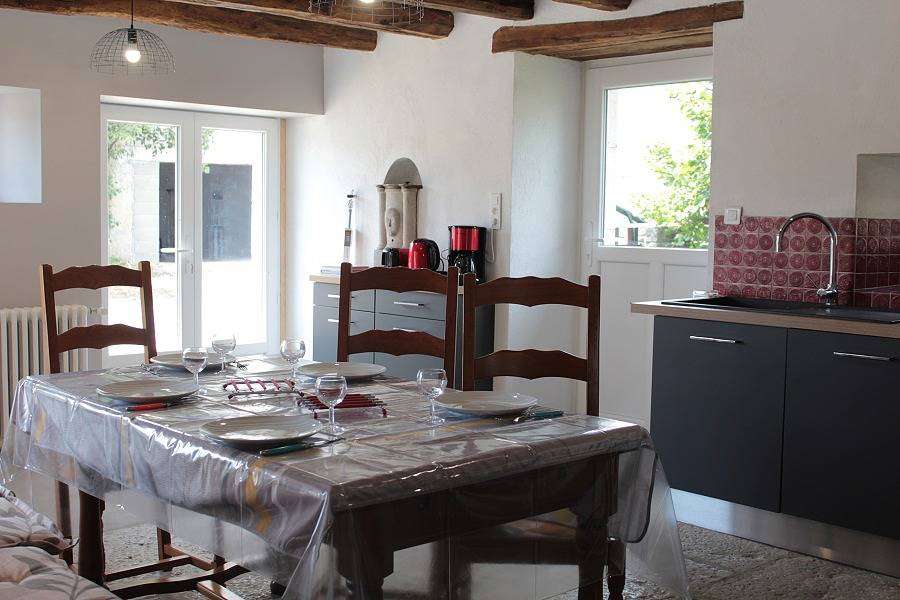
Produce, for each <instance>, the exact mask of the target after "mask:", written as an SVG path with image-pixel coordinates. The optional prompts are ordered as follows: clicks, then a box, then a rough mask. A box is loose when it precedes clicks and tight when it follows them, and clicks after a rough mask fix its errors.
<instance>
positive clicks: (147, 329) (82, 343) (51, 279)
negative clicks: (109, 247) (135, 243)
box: [40, 261, 156, 373]
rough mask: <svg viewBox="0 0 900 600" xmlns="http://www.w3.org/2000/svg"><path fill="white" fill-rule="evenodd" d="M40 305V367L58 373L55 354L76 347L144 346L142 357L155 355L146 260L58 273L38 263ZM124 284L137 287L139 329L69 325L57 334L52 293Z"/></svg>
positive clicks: (58, 361) (70, 269)
mask: <svg viewBox="0 0 900 600" xmlns="http://www.w3.org/2000/svg"><path fill="white" fill-rule="evenodd" d="M40 280H41V307H42V309H43V316H44V367H45V369H46V370H47V372H49V373H59V372H60V360H59V355H60V354H61V353H62V352H68V351H69V350H77V349H80V348H95V349H98V350H99V349H102V348H107V347H109V346H115V345H119V344H134V345H139V346H143V347H144V360H145V361H149V360H150V359H151V358H152V357H154V356H156V331H155V324H154V319H153V287H152V284H151V272H150V263H149V262H148V261H141V262H140V264H139V265H138V268H137V269H129V268H127V267H123V266H121V265H108V266H100V265H91V266H87V267H69V268H67V269H63V270H62V271H59V272H58V273H54V272H53V267H51V266H50V265H41V268H40ZM113 286H124V287H137V288H140V289H141V320H142V323H143V327H142V328H138V327H131V326H130V325H123V324H121V323H116V324H113V325H99V324H98V325H90V326H88V327H73V328H71V329H69V330H68V331H65V332H63V333H59V332H58V330H57V327H56V296H55V294H56V292H60V291H63V290H71V289H89V290H97V289H100V288H105V287H113Z"/></svg>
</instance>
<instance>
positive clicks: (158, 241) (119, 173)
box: [106, 121, 181, 356]
mask: <svg viewBox="0 0 900 600" xmlns="http://www.w3.org/2000/svg"><path fill="white" fill-rule="evenodd" d="M106 131H107V181H106V186H107V198H108V200H107V219H108V222H109V223H108V224H109V227H108V231H109V238H108V240H107V244H108V245H107V256H108V262H109V264H111V265H125V266H126V267H129V268H132V269H134V268H137V265H138V262H140V261H142V260H148V261H150V265H151V267H152V270H153V315H154V320H155V324H156V347H157V350H159V351H160V352H164V351H167V350H177V349H179V348H181V332H180V324H179V319H178V286H177V271H176V269H177V267H176V263H175V253H174V246H175V210H176V202H177V197H176V194H177V190H176V186H175V181H176V180H175V165H176V164H177V163H178V161H177V156H178V150H177V139H178V128H177V127H174V126H170V125H155V124H150V123H125V122H119V121H109V122H108V124H107V130H106ZM107 306H108V309H109V313H108V315H107V322H108V323H125V324H127V325H133V326H135V327H142V324H141V296H140V290H139V289H138V288H133V287H112V288H109V291H108V304H107ZM142 352H143V348H141V347H139V346H111V347H110V348H109V354H110V355H111V356H115V355H122V354H136V353H142Z"/></svg>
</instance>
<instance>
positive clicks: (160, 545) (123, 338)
mask: <svg viewBox="0 0 900 600" xmlns="http://www.w3.org/2000/svg"><path fill="white" fill-rule="evenodd" d="M40 276H41V306H42V308H43V316H44V324H45V327H44V367H45V370H46V371H47V372H49V373H59V372H60V361H59V355H60V354H61V353H62V352H68V351H70V350H77V349H81V348H94V349H97V350H100V349H103V348H107V347H109V346H116V345H120V344H129V345H137V346H143V347H144V361H145V362H148V361H149V360H150V359H151V358H153V357H154V356H156V329H155V325H154V321H153V286H152V284H151V274H150V263H149V262H148V261H141V262H140V263H139V264H138V268H137V269H129V268H127V267H123V266H120V265H108V266H99V265H91V266H86V267H69V268H67V269H63V270H62V271H59V272H57V273H54V272H53V267H51V266H50V265H41V268H40ZM117 286H123V287H136V288H140V292H141V321H142V325H143V326H142V327H132V326H130V325H124V324H121V323H117V324H113V325H102V324H97V325H90V326H87V327H73V328H71V329H69V330H67V331H64V332H63V333H59V332H58V331H57V329H56V316H55V315H56V297H55V294H56V292H61V291H63V290H71V289H89V290H98V289H101V288H107V287H117ZM78 499H79V504H80V507H81V509H80V525H81V526H80V527H79V535H80V539H81V548H82V549H84V548H98V549H99V550H100V552H99V556H94V555H91V554H88V553H85V552H84V551H82V553H81V554H80V555H79V559H78V571H79V573H80V574H81V575H83V576H85V577H86V578H87V579H90V580H91V581H94V582H95V583H98V584H100V585H105V584H106V583H107V582H110V581H115V580H118V579H125V578H127V577H134V576H136V575H142V574H145V573H152V572H154V571H171V570H172V569H173V568H174V567H178V566H182V565H187V564H190V565H193V566H195V567H197V568H200V569H203V570H204V571H206V576H205V577H204V576H203V575H201V576H200V577H193V578H190V579H184V581H179V582H177V583H172V582H166V580H165V578H164V579H162V580H159V583H158V582H153V581H151V582H146V583H140V584H136V585H134V586H132V587H129V588H121V589H119V590H116V592H117V593H118V594H119V595H122V597H133V596H137V595H144V594H150V593H156V592H157V591H159V592H162V593H166V592H169V591H186V590H190V589H195V585H199V583H200V582H203V584H204V585H207V584H208V582H207V580H209V579H211V577H210V575H209V573H214V575H215V577H214V578H215V579H219V580H224V579H227V578H228V577H226V576H225V575H226V573H225V566H226V564H225V563H224V560H223V559H221V557H215V559H214V560H213V561H212V562H209V561H205V560H202V559H200V558H197V557H194V556H191V555H189V554H187V553H186V552H183V551H181V550H179V549H177V548H175V547H173V546H172V536H171V534H169V532H167V531H164V530H162V529H159V528H157V530H156V543H157V551H158V555H159V561H158V562H156V563H152V564H148V565H141V566H138V567H133V568H130V569H124V570H122V571H117V572H114V573H105V572H104V570H105V562H106V561H105V557H104V556H103V527H102V523H103V522H102V515H103V510H104V506H103V501H102V500H99V499H97V498H95V497H93V496H91V495H90V494H86V493H84V492H81V491H79V492H78ZM57 502H58V512H59V526H60V529H61V530H62V531H63V533H65V534H66V535H67V536H70V535H71V533H72V517H71V507H70V504H69V487H68V486H67V485H66V484H64V483H57ZM64 558H65V560H66V562H68V563H69V564H71V563H72V553H71V550H70V551H68V553H67V554H66V555H64ZM227 567H229V568H230V569H231V570H230V571H228V573H227V574H228V575H230V576H231V577H235V576H236V575H239V574H240V573H243V572H246V571H245V570H244V569H243V568H242V567H239V566H237V565H231V564H230V563H229V564H228V565H227ZM237 571H239V572H237ZM232 572H234V574H231V573H232ZM195 580H196V581H195Z"/></svg>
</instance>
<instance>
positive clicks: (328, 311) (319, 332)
mask: <svg viewBox="0 0 900 600" xmlns="http://www.w3.org/2000/svg"><path fill="white" fill-rule="evenodd" d="M374 328H375V313H371V312H366V311H362V310H351V311H350V335H356V334H357V333H362V332H363V331H368V330H370V329H374ZM337 332H338V309H337V308H332V307H330V306H314V307H313V360H315V361H316V362H334V361H336V360H337ZM373 358H374V357H373V355H372V353H371V352H360V353H358V354H351V355H350V361H351V362H366V363H370V362H373Z"/></svg>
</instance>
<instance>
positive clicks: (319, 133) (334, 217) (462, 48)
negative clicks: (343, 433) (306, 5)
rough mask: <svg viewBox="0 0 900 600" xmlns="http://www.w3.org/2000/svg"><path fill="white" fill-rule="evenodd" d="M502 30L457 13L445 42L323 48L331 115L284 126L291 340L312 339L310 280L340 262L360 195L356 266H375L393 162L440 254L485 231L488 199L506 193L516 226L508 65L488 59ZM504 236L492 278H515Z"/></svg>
mask: <svg viewBox="0 0 900 600" xmlns="http://www.w3.org/2000/svg"><path fill="white" fill-rule="evenodd" d="M499 25H501V22H500V21H496V20H493V19H485V18H480V17H472V16H468V15H462V14H458V15H456V28H455V30H454V32H453V34H452V35H451V36H450V37H449V38H447V39H444V40H436V41H431V40H423V39H418V38H413V37H409V36H396V35H393V36H392V35H381V36H379V40H378V48H377V49H376V51H375V52H374V53H368V54H366V53H359V52H351V51H346V50H333V49H326V50H325V115H324V116H317V117H306V118H300V119H293V120H291V121H290V122H289V123H288V134H287V136H288V141H287V143H288V198H289V200H288V201H289V205H288V240H287V243H288V281H289V288H288V332H289V333H290V334H292V335H300V336H303V337H304V338H305V339H307V340H310V339H311V338H312V284H311V283H310V282H309V275H310V274H311V273H318V271H319V267H320V266H321V265H323V264H325V265H335V264H338V263H339V262H340V259H341V249H342V246H341V244H342V233H343V227H344V222H345V219H346V208H345V196H346V194H347V193H348V192H349V191H350V190H351V189H356V190H357V192H358V194H359V197H360V200H359V202H358V204H357V206H358V212H357V224H356V230H357V232H358V238H357V244H356V248H357V250H356V253H355V257H354V258H353V261H354V262H355V263H357V264H372V262H373V258H372V255H373V251H374V250H375V246H376V245H377V243H378V227H379V226H380V223H379V219H378V217H377V209H378V202H377V194H376V190H375V186H376V185H377V184H379V183H382V182H383V181H384V176H385V174H386V173H387V170H388V168H389V167H390V166H391V163H393V162H394V160H396V159H398V158H402V157H406V158H410V159H412V161H413V162H415V164H416V165H417V166H418V169H419V173H420V175H421V178H422V184H423V189H422V190H421V193H420V194H419V221H418V222H419V228H418V234H419V236H421V237H428V238H432V239H434V240H435V241H437V242H438V243H439V244H440V245H441V247H442V248H445V247H446V246H447V243H448V239H447V236H448V232H447V226H448V225H453V224H473V225H486V224H487V221H488V210H489V200H490V194H491V193H492V192H500V193H502V194H503V197H504V215H503V220H504V222H505V223H508V222H509V206H510V193H511V163H512V157H511V154H512V122H513V115H512V111H513V109H512V106H513V56H512V55H511V54H503V55H491V54H490V37H491V34H492V33H493V31H494V30H495V29H496V28H497V27H498V26H499ZM514 202H515V200H514V199H513V203H514ZM509 231H510V230H509V228H508V227H505V228H504V230H503V231H501V232H499V235H497V237H496V240H495V247H496V254H497V262H496V263H495V264H494V265H493V266H492V267H491V269H490V271H491V273H492V275H494V276H498V275H505V274H507V273H508V272H509V258H508V257H509V253H508V248H509ZM504 322H505V321H504ZM500 327H501V330H502V327H503V325H502V324H501V325H500ZM504 337H505V334H504Z"/></svg>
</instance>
